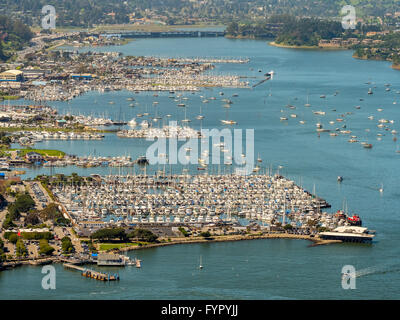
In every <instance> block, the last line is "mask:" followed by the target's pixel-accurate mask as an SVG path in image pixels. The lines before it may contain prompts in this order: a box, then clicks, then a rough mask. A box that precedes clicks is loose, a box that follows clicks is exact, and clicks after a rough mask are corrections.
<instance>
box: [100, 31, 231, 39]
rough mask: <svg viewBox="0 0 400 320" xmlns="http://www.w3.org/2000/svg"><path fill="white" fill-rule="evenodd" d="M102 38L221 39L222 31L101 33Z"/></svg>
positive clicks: (223, 34) (223, 33)
mask: <svg viewBox="0 0 400 320" xmlns="http://www.w3.org/2000/svg"><path fill="white" fill-rule="evenodd" d="M101 36H104V37H120V38H201V37H223V36H225V32H224V31H165V32H161V31H149V32H146V31H124V32H118V31H117V32H113V33H103V34H101Z"/></svg>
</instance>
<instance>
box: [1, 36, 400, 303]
mask: <svg viewBox="0 0 400 320" xmlns="http://www.w3.org/2000/svg"><path fill="white" fill-rule="evenodd" d="M85 50H86V49H85ZM95 50H103V51H112V50H119V51H121V52H122V53H124V54H130V55H146V56H150V55H152V56H162V57H167V56H175V57H221V56H222V57H236V58H239V57H241V58H250V63H248V64H241V65H232V64H220V65H217V68H216V69H215V70H214V71H213V72H215V73H217V74H237V75H246V76H248V77H255V78H249V79H247V80H249V81H251V84H254V83H256V82H257V81H258V80H259V79H261V76H262V74H263V73H265V72H268V71H270V70H274V71H275V72H276V76H275V77H274V80H272V81H268V82H267V83H265V84H263V85H260V86H258V87H256V88H254V89H240V90H239V89H221V88H215V89H205V90H203V91H202V92H200V93H197V94H195V95H191V94H189V93H185V94H184V95H186V96H187V97H188V98H189V100H188V101H186V102H185V103H186V105H187V106H188V110H187V112H188V113H187V115H188V117H189V118H192V119H194V118H195V116H196V115H197V114H198V113H199V108H200V105H201V106H202V108H203V109H202V111H203V114H204V115H205V120H204V121H203V127H204V128H213V127H217V128H220V119H224V118H225V112H226V110H225V109H224V108H223V107H222V105H223V102H221V101H220V99H221V98H229V99H231V100H232V101H233V102H234V104H233V105H232V107H231V109H230V111H229V117H230V118H232V119H234V120H236V121H237V122H238V126H236V128H243V129H245V128H254V129H255V153H256V155H255V156H257V154H258V153H259V154H260V156H261V157H262V159H263V165H266V166H270V165H272V166H273V168H274V170H277V167H278V166H279V165H280V166H282V167H283V168H282V169H281V170H280V172H281V173H282V174H284V175H285V176H288V177H290V178H292V179H294V180H296V181H297V183H299V184H300V183H301V184H302V185H303V186H305V188H307V189H309V190H310V191H311V190H312V188H313V186H314V184H315V186H316V192H317V194H318V195H319V196H321V197H323V198H325V199H326V200H327V201H328V202H329V203H330V204H332V207H333V208H332V209H333V210H337V209H341V208H342V204H343V200H346V201H347V203H348V207H349V210H350V211H351V212H353V211H354V212H356V213H358V214H359V215H360V216H361V217H362V219H363V223H364V224H365V225H366V226H367V227H369V228H370V229H374V230H376V231H377V237H376V241H375V242H374V243H373V244H372V245H350V244H345V245H342V244H340V245H330V246H322V247H312V248H311V247H308V244H309V243H308V242H305V241H294V240H260V241H248V242H236V243H219V244H210V245H202V244H201V245H200V244H199V245H184V246H176V247H166V248H158V249H151V250H146V251H140V252H138V253H137V254H138V256H139V258H140V259H142V260H143V261H144V263H143V268H142V269H141V270H136V269H135V268H126V269H118V272H119V273H120V275H121V281H120V282H119V283H113V284H103V283H98V282H96V281H94V280H88V279H82V278H81V276H80V275H79V274H78V273H77V272H72V271H64V270H63V268H62V266H57V267H56V268H57V271H58V272H57V277H58V278H57V290H55V291H54V292H49V291H44V290H42V289H41V287H40V281H41V276H42V275H41V274H40V268H37V267H23V268H19V269H16V270H12V271H7V272H3V273H1V274H0V297H8V298H15V299H17V298H38V299H40V298H43V299H44V298H70V299H83V298H94V299H97V298H98V299H106V298H107V299H109V298H121V299H127V298H133V299H136V298H137V299H139V298H145V299H150V298H155V299H157V298H177V299H203V298H204V299H214V298H221V299H231V298H238V299H240V298H243V299H281V298H283V299H288V298H289V299H302V298H305V299H319V298H322V299H338V298H345V299H347V298H349V299H367V298H368V299H387V298H394V299H398V298H400V293H399V291H398V289H397V288H398V283H399V280H400V274H399V271H398V270H399V265H400V262H399V259H398V256H399V246H400V235H399V232H398V230H399V227H400V221H399V220H400V219H399V216H400V215H399V212H398V208H399V205H400V192H399V191H398V187H399V178H400V177H399V170H398V164H399V157H400V154H398V153H396V152H395V150H396V142H394V141H393V140H392V135H391V134H390V131H383V130H382V129H379V128H377V124H378V123H377V120H378V119H381V118H385V119H389V120H392V119H393V120H395V123H394V125H390V126H391V129H396V130H397V131H400V128H399V125H398V124H399V121H400V119H399V118H400V117H399V112H398V110H397V109H398V108H399V107H400V105H398V104H399V103H400V95H398V94H397V93H396V91H397V90H400V83H399V76H400V73H399V72H398V71H395V70H392V69H391V68H390V64H389V63H387V62H378V61H361V60H356V59H353V58H352V57H351V55H352V52H350V51H309V50H293V49H284V48H276V47H271V46H269V45H268V44H267V43H266V42H264V41H255V40H230V39H222V38H216V39H214V38H200V39H142V40H137V41H133V42H131V43H129V44H127V45H125V46H121V47H116V48H113V47H106V48H95ZM251 69H253V70H251ZM258 69H262V71H263V72H262V73H259V72H258ZM368 81H371V82H372V84H370V85H368V84H366V82H368ZM385 83H390V84H391V85H392V87H391V88H392V90H391V91H390V92H386V91H385V86H384V84H385ZM375 86H376V88H374V87H375ZM370 87H371V88H373V91H374V94H373V95H368V94H367V91H368V89H369V88H370ZM220 91H223V92H224V93H225V95H224V96H223V97H220V96H219V94H218V93H219V92H220ZM336 91H338V92H339V93H338V94H337V95H336V96H334V95H333V94H334V93H335V92H336ZM233 93H238V94H239V97H237V98H232V97H231V96H232V94H233ZM307 93H308V94H309V100H310V103H311V105H312V106H311V107H310V108H305V107H304V104H305V103H306V99H307ZM270 94H271V95H270ZM322 94H324V95H326V99H321V98H320V95H322ZM168 95H169V94H168V93H164V94H163V93H160V94H159V97H157V98H154V97H153V96H152V93H140V94H134V93H133V92H126V91H121V92H112V93H104V94H100V93H97V92H91V93H88V94H86V95H84V96H81V97H78V98H77V99H75V100H73V101H71V102H69V103H66V102H55V103H51V105H53V106H55V107H57V108H58V110H59V111H60V112H61V113H67V112H72V113H76V112H81V113H84V114H94V115H103V114H104V115H107V116H110V117H114V118H117V117H119V115H120V110H121V113H122V116H123V117H124V118H125V119H126V120H129V119H131V118H133V117H136V114H137V113H143V112H146V111H145V110H146V105H147V111H148V112H150V113H153V114H154V112H155V110H154V106H153V105H152V102H153V101H155V100H156V101H158V102H159V104H158V107H157V109H158V114H159V115H166V114H171V115H172V116H173V118H174V119H182V118H183V112H182V110H181V108H177V107H176V102H174V101H173V100H172V99H169V98H168ZM199 95H203V96H207V97H210V96H215V97H217V100H215V101H213V100H210V102H209V103H208V104H203V103H201V100H202V99H201V98H200V97H199ZM131 96H134V97H135V100H136V101H135V102H138V103H139V106H137V107H135V108H131V107H129V104H130V103H131V102H130V101H126V98H127V97H131ZM296 98H297V100H296ZM360 98H362V99H364V101H360ZM111 100H112V101H115V104H114V105H110V104H108V102H109V101H111ZM393 102H397V103H398V104H393ZM288 103H290V104H292V105H295V106H296V107H297V108H296V110H291V109H288V108H285V105H287V104H288ZM357 105H360V106H361V109H359V110H357V109H355V108H354V107H355V106H357ZM377 108H383V109H384V110H383V112H378V111H377V110H376V109H377ZM333 109H336V112H334V111H332V110H333ZM281 110H283V111H284V112H283V113H282V112H281ZM312 110H314V111H317V110H323V111H326V115H325V116H315V115H314V114H313V113H312ZM346 112H353V114H352V115H347V116H346V117H345V121H344V122H343V123H336V124H335V125H333V126H331V125H330V124H329V121H331V120H335V119H336V118H338V117H339V115H340V114H344V113H346ZM291 113H296V114H297V115H298V118H296V119H292V118H290V114H291ZM282 115H285V116H287V117H288V118H289V120H288V121H287V123H282V122H281V121H280V120H279V118H280V117H281V116H282ZM369 115H374V116H375V120H373V121H371V120H368V116H369ZM299 120H305V121H306V124H305V125H301V124H299ZM317 122H321V123H322V124H323V125H324V127H325V128H330V129H335V128H336V127H341V126H342V125H343V124H346V125H347V129H348V130H352V135H356V136H357V137H358V139H359V140H361V141H364V140H368V142H369V143H372V144H373V149H371V150H367V149H364V148H362V147H361V146H360V144H359V143H355V144H351V143H348V142H347V140H348V139H349V136H348V135H339V136H337V137H330V136H329V134H328V133H321V135H320V137H318V136H317V133H316V131H315V124H316V123H317ZM192 125H193V126H194V127H197V128H198V126H199V123H198V121H197V120H193V121H192ZM365 129H370V132H369V133H368V132H366V131H365ZM377 133H382V134H383V136H382V140H381V141H378V140H377ZM150 144H151V142H148V141H143V140H136V139H120V138H118V137H116V136H115V135H112V134H107V135H106V138H105V139H104V141H100V142H99V141H72V142H71V141H64V142H62V141H48V142H42V143H39V144H37V147H40V148H55V149H61V150H63V151H65V152H67V153H72V154H77V155H89V154H92V155H104V156H109V155H110V156H111V155H123V154H130V155H131V156H132V157H133V158H135V157H138V156H140V155H143V154H145V151H146V148H147V147H148V146H149V145H150ZM156 169H157V168H156V167H153V168H151V169H150V170H153V171H154V170H156ZM191 169H192V170H195V169H196V167H194V166H193V168H191ZM109 170H110V169H108V168H93V169H81V168H75V167H72V168H56V169H55V171H56V172H64V173H71V172H78V173H80V174H90V173H94V172H97V173H107V174H108V173H109ZM173 170H174V172H178V171H179V170H181V168H179V167H176V168H173ZM113 172H114V173H116V172H117V171H116V169H114V170H113ZM39 173H49V169H45V168H42V169H37V170H29V171H28V172H27V175H26V176H35V175H37V174H39ZM338 175H341V176H343V177H344V181H343V182H342V184H338V183H337V181H336V178H337V176H338ZM381 184H383V186H384V192H383V194H380V193H379V191H378V189H379V188H380V186H381ZM200 255H202V256H203V261H204V264H205V265H206V268H205V269H204V270H203V271H204V272H203V271H202V272H199V271H198V270H196V266H197V264H198V259H199V256H200ZM347 264H350V265H354V266H355V268H356V269H357V270H369V271H368V272H363V273H362V275H361V276H360V277H358V278H357V289H356V290H347V291H346V290H343V289H342V288H341V274H340V272H341V268H342V267H343V266H344V265H347ZM367 268H369V269H367ZM22 285H23V286H22ZM10 287H13V288H16V289H15V290H13V293H12V294H13V296H10V295H9V292H10V290H8V289H7V288H10ZM18 288H21V289H18Z"/></svg>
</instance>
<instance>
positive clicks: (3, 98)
mask: <svg viewBox="0 0 400 320" xmlns="http://www.w3.org/2000/svg"><path fill="white" fill-rule="evenodd" d="M18 99H19V96H0V100H18Z"/></svg>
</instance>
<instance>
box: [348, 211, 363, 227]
mask: <svg viewBox="0 0 400 320" xmlns="http://www.w3.org/2000/svg"><path fill="white" fill-rule="evenodd" d="M347 221H348V222H349V223H350V224H351V225H352V226H361V225H362V221H361V218H360V217H359V215H358V214H354V215H353V216H352V217H347Z"/></svg>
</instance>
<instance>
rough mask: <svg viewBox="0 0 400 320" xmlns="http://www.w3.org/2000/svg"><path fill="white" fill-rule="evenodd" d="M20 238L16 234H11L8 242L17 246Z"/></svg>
mask: <svg viewBox="0 0 400 320" xmlns="http://www.w3.org/2000/svg"><path fill="white" fill-rule="evenodd" d="M18 239H19V237H18V235H16V234H15V233H12V234H10V236H9V237H8V241H10V242H11V243H12V244H16V243H17V241H18Z"/></svg>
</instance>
